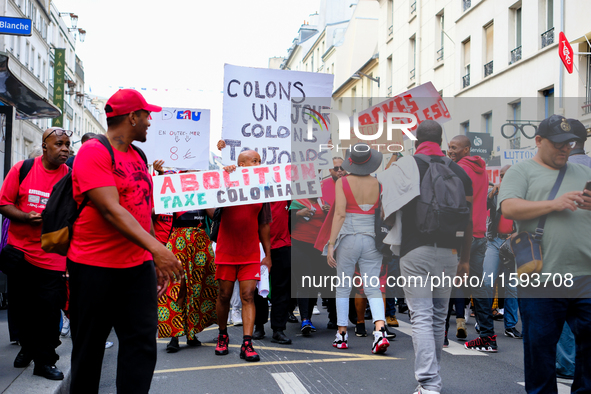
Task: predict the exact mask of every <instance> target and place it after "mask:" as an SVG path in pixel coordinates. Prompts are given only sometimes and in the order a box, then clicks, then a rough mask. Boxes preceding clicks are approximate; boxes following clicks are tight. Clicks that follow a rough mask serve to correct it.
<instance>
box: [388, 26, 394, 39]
mask: <svg viewBox="0 0 591 394" xmlns="http://www.w3.org/2000/svg"><path fill="white" fill-rule="evenodd" d="M393 34H394V26H392V25H390V27H389V28H388V37H390V36H391V35H393Z"/></svg>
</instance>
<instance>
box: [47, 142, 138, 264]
mask: <svg viewBox="0 0 591 394" xmlns="http://www.w3.org/2000/svg"><path fill="white" fill-rule="evenodd" d="M93 138H96V139H97V140H99V141H100V143H101V144H103V146H104V147H105V148H107V150H108V151H109V154H110V155H111V164H112V166H113V168H115V154H114V153H113V147H111V143H110V142H109V140H108V139H107V137H106V136H105V135H102V134H101V135H97V136H96V137H93ZM132 147H133V149H135V150H136V152H137V153H138V154H139V155H140V157H141V158H142V160H143V161H144V162H145V163H146V167H147V165H148V160H147V158H146V155H145V154H144V152H143V151H142V150H141V149H140V148H138V147H136V146H135V145H132ZM89 200H90V199H89V197H88V195H86V196H85V197H84V200H83V201H82V203H81V204H80V206H78V204H77V203H76V201H75V200H74V188H73V186H72V170H70V171H69V172H68V173H67V174H66V175H65V176H64V177H63V178H62V179H60V181H59V182H58V183H56V184H55V185H54V186H53V190H52V192H51V195H50V197H49V201H47V205H46V206H45V210H44V211H43V213H41V217H42V219H43V224H42V229H41V248H42V249H43V250H44V251H46V252H48V253H57V254H60V255H62V256H66V255H67V254H68V248H69V247H70V239H71V238H72V227H73V226H74V222H75V221H76V219H78V216H80V212H82V210H83V209H84V207H85V206H86V204H88V201H89Z"/></svg>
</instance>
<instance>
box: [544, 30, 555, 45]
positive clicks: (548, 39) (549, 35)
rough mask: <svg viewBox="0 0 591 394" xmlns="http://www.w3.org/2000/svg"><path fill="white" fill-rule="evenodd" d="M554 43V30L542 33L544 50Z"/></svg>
mask: <svg viewBox="0 0 591 394" xmlns="http://www.w3.org/2000/svg"><path fill="white" fill-rule="evenodd" d="M552 43H554V28H551V29H550V30H547V31H545V32H544V33H542V48H545V47H547V46H548V45H550V44H552Z"/></svg>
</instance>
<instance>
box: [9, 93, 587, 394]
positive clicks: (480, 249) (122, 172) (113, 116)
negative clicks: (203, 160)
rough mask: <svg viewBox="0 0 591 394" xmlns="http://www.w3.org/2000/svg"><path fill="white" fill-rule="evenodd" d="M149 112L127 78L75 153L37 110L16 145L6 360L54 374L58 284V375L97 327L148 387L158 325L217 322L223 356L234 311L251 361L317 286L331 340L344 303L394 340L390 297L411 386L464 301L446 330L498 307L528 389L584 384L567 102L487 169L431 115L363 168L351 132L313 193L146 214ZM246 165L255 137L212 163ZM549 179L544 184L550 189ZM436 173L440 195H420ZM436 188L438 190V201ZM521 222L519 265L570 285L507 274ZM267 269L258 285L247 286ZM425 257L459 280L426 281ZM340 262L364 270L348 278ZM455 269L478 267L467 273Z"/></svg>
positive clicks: (573, 147)
mask: <svg viewBox="0 0 591 394" xmlns="http://www.w3.org/2000/svg"><path fill="white" fill-rule="evenodd" d="M159 111H161V107H158V106H155V105H151V104H148V103H147V102H146V101H145V99H144V98H143V97H142V95H141V94H140V93H138V92H137V91H134V90H128V89H124V90H120V91H118V92H117V93H115V94H114V95H113V96H112V97H111V98H110V99H109V100H108V102H107V104H106V107H105V112H106V115H107V124H108V130H107V134H106V136H95V135H87V136H85V137H84V138H83V143H84V144H83V145H82V146H81V148H80V149H79V152H78V154H77V155H76V156H75V158H74V157H69V156H70V154H69V152H70V137H71V135H72V133H71V132H70V131H67V130H63V129H61V128H57V127H52V128H49V129H47V130H46V131H45V133H44V134H43V145H42V154H41V155H40V156H39V157H36V158H34V159H29V160H26V161H22V162H19V163H17V164H16V165H15V166H14V167H13V168H12V169H11V170H10V171H9V173H8V175H7V177H6V178H5V180H4V183H3V185H2V190H1V192H0V213H1V214H2V215H3V216H4V217H5V218H6V219H9V221H10V222H9V223H8V221H5V225H8V226H9V227H8V240H7V244H6V246H4V248H3V249H2V253H1V255H0V263H1V267H2V270H3V271H4V272H5V273H7V274H8V278H9V286H10V292H11V295H10V303H9V308H10V310H9V312H10V314H9V322H10V330H11V332H10V339H11V341H18V343H19V344H20V345H21V350H20V352H19V353H18V355H17V357H16V359H15V360H14V367H15V368H24V367H26V366H28V365H29V364H30V363H31V361H33V362H34V364H35V367H34V371H33V373H34V374H35V375H39V376H42V377H45V378H47V379H51V380H61V379H63V378H64V375H63V373H62V372H61V371H60V370H59V369H58V368H57V367H56V361H57V360H58V358H59V357H58V355H57V353H56V351H55V349H56V348H57V347H58V346H59V344H60V319H62V310H64V309H66V308H65V306H66V303H67V304H68V307H67V309H66V310H67V315H68V317H69V321H70V324H71V326H70V331H71V336H72V341H73V350H72V375H71V386H70V390H71V392H72V393H93V392H98V389H99V384H100V378H101V376H100V374H101V366H102V361H103V355H104V351H105V342H106V340H107V338H108V336H109V334H110V332H111V330H112V329H114V330H115V333H116V335H117V337H118V340H119V349H118V363H117V390H118V391H120V392H125V393H146V392H148V391H149V388H150V384H151V380H152V375H153V373H154V368H155V365H156V356H157V347H156V337H159V338H170V339H169V343H168V344H167V346H166V351H167V352H169V353H176V352H178V351H180V350H181V349H182V347H181V344H180V343H179V338H180V337H186V345H187V346H189V347H194V346H200V345H201V342H200V341H199V339H198V334H199V333H200V332H202V331H203V330H204V329H205V328H207V327H209V326H212V325H217V327H218V330H219V332H218V336H217V343H216V347H215V350H214V352H215V354H216V355H219V356H226V355H229V354H230V353H231V352H230V347H229V343H230V336H229V334H228V328H227V326H228V324H229V322H230V321H233V322H234V324H235V325H239V324H241V325H242V328H243V337H242V341H239V342H241V346H240V351H239V357H240V358H241V359H244V360H245V361H247V362H256V361H259V360H260V356H259V355H258V353H257V352H256V350H255V348H254V346H253V340H261V339H263V338H264V337H265V335H266V333H265V330H264V325H265V324H266V323H267V321H268V320H269V306H270V320H271V324H270V326H271V329H272V336H271V341H272V342H274V343H278V344H281V345H290V344H292V345H293V343H292V339H291V338H289V337H288V335H287V334H286V328H287V323H288V322H292V323H298V324H299V327H300V331H301V333H302V334H303V336H304V337H313V334H314V332H316V331H317V327H319V322H318V321H316V322H312V319H313V315H314V311H315V310H316V309H317V305H316V304H317V302H318V300H319V296H320V299H322V303H323V305H324V306H326V307H327V310H328V322H327V324H326V329H330V330H335V338H334V341H333V342H332V345H333V347H334V348H336V349H338V351H340V350H341V349H348V348H349V342H348V335H349V334H348V328H349V322H351V323H352V324H353V325H354V326H355V331H354V332H355V335H357V336H360V337H364V336H367V331H366V327H365V319H366V314H367V315H369V316H371V317H370V319H371V321H372V323H373V330H372V331H373V335H371V341H368V351H370V352H371V353H374V354H383V353H386V351H387V350H389V349H392V348H394V349H393V351H394V352H395V351H396V349H395V346H394V345H393V343H391V342H390V340H391V339H392V338H394V337H395V334H394V333H393V332H392V331H390V329H389V328H391V327H398V325H399V323H398V320H397V319H396V316H395V314H396V308H398V312H399V313H406V312H408V314H409V317H410V322H411V324H412V340H413V347H414V354H415V360H414V371H415V376H416V379H417V382H418V387H417V388H416V391H415V393H416V394H434V393H439V392H441V389H442V386H443V382H442V379H441V376H440V364H441V354H442V350H443V348H444V347H447V346H448V345H449V337H451V336H452V335H453V333H455V336H456V338H457V339H459V340H464V339H468V337H469V331H470V330H469V329H468V327H467V324H466V320H467V319H466V318H467V317H468V316H469V315H470V314H471V313H473V315H474V316H475V320H476V326H475V332H476V333H477V336H476V337H475V338H473V339H471V340H469V341H464V347H465V348H466V349H471V350H474V351H483V352H490V353H494V352H497V351H499V349H498V346H497V341H496V334H495V332H494V324H493V322H494V320H497V319H503V320H504V328H505V330H504V335H505V336H507V337H511V338H515V339H523V346H524V357H525V384H526V391H527V392H530V393H538V392H539V393H544V392H556V376H557V375H558V376H562V377H569V378H571V379H573V386H572V387H573V392H578V391H577V390H580V392H584V391H589V390H591V374H589V371H590V370H591V353H589V352H588V351H587V350H589V346H590V345H589V343H590V341H591V339H590V338H591V335H590V334H591V323H590V321H591V295H590V294H589V289H590V287H591V265H589V261H591V244H590V243H589V242H588V240H587V239H586V237H587V234H589V233H590V232H591V213H590V212H589V211H591V190H586V191H584V189H585V188H587V189H588V188H589V186H585V184H586V182H587V181H589V180H591V159H589V157H588V156H587V155H585V152H584V150H583V147H584V142H585V140H586V138H587V137H586V135H587V133H586V130H585V128H584V126H583V125H582V124H581V123H580V122H579V121H577V120H575V119H565V118H563V117H561V116H557V115H553V116H551V117H550V118H548V119H545V120H544V121H542V122H541V123H540V125H539V126H538V129H537V132H536V137H535V142H536V146H537V148H538V151H537V154H536V156H535V157H534V158H533V159H530V160H527V161H524V162H520V163H518V164H516V165H513V166H505V167H503V168H502V169H501V171H500V178H501V180H502V182H500V183H499V184H492V183H490V180H489V179H488V176H487V172H486V164H485V162H484V160H483V159H482V158H480V157H478V156H472V155H471V154H470V148H471V145H470V140H469V139H468V138H467V137H466V136H463V135H458V136H456V137H454V138H453V139H451V140H450V142H449V145H448V147H447V148H448V149H447V155H446V153H445V152H444V151H443V150H442V136H443V131H442V128H441V126H440V125H439V124H438V123H436V122H434V121H429V120H427V121H424V122H422V123H421V124H420V125H419V126H418V128H417V130H416V141H415V153H414V155H412V156H406V157H402V155H394V156H392V158H390V160H389V161H388V163H387V165H386V168H385V170H384V171H382V172H380V173H379V174H378V175H377V176H375V173H376V171H377V170H378V168H380V167H381V166H382V162H383V157H382V153H380V152H378V151H377V150H374V149H371V148H370V147H369V146H368V145H367V144H357V145H354V146H353V147H351V148H350V149H349V150H347V152H346V154H345V157H344V159H343V158H341V157H336V156H335V157H334V158H333V168H331V169H330V177H328V178H327V179H325V180H324V181H323V183H322V196H321V197H315V198H306V199H300V200H294V201H275V202H271V203H257V204H249V205H239V206H228V207H224V208H217V209H206V210H197V211H188V212H175V213H164V214H155V213H154V204H153V200H152V179H151V177H152V176H159V175H162V174H164V173H167V172H173V171H171V170H169V171H165V170H164V169H163V168H162V165H163V162H162V161H156V162H154V163H153V171H152V172H151V173H150V170H149V165H148V163H147V161H146V158H145V155H144V154H143V152H142V151H141V149H139V148H138V147H136V146H134V145H133V144H132V142H134V141H140V142H143V141H145V140H146V136H147V129H148V127H149V126H150V122H149V116H150V113H151V112H159ZM218 148H219V149H224V148H225V143H224V141H220V142H219V143H218ZM258 165H261V158H260V156H259V154H258V153H257V152H256V151H253V150H245V151H242V152H241V153H240V155H239V156H238V159H237V162H236V163H235V164H231V165H228V166H226V167H224V168H223V170H224V171H227V172H234V171H236V170H237V167H248V166H258ZM70 167H71V168H72V169H71V170H70ZM88 174H92V176H88ZM66 175H67V176H69V177H71V183H72V189H73V195H72V198H73V200H74V201H75V202H76V203H77V205H78V206H79V207H80V206H81V207H82V208H81V210H80V211H79V212H78V213H79V216H78V218H77V219H76V221H75V222H74V225H73V228H72V237H71V239H70V245H69V250H68V253H67V256H61V255H58V254H55V253H48V252H45V251H44V250H43V249H42V248H41V241H40V238H41V224H42V216H41V213H42V212H43V210H44V209H45V206H46V204H47V201H48V199H49V197H50V195H51V193H52V190H53V187H54V186H55V185H56V183H58V181H60V180H61V179H62V178H63V177H64V176H66ZM438 182H439V183H438ZM552 189H556V190H555V193H554V194H555V195H556V197H555V198H554V197H552V198H549V197H548V196H549V194H550V192H551V190H552ZM444 192H446V193H447V194H446V196H445V199H446V200H445V202H446V204H448V205H447V206H445V207H444V206H443V200H438V198H441V193H444ZM434 203H440V205H438V206H437V212H436V213H434V208H433V207H434V206H435V205H433V204H434ZM446 209H448V211H449V212H446ZM450 212H451V214H450ZM433 218H437V220H433ZM540 223H541V224H540ZM539 230H541V231H539ZM524 231H528V232H530V233H536V232H537V233H538V235H539V237H540V238H538V239H537V240H538V242H541V254H542V256H543V267H539V269H538V271H536V272H537V273H538V274H549V275H561V276H562V277H563V278H565V279H568V278H569V276H568V275H570V278H571V279H572V280H571V284H572V285H571V286H566V287H564V286H563V287H560V286H558V287H559V288H558V289H556V288H555V290H557V291H558V292H555V293H553V295H552V297H551V298H549V297H548V293H544V291H543V289H540V288H537V287H534V286H531V285H527V284H524V283H523V282H524V281H523V279H524V277H523V276H521V275H520V276H517V275H516V274H517V273H518V272H523V267H522V266H521V267H520V264H519V261H520V259H519V257H520V256H519V255H518V256H517V257H516V256H515V255H514V254H513V249H512V247H511V244H512V242H513V241H515V239H517V238H519V237H520V236H521V234H519V235H518V233H522V232H524ZM522 234H523V233H522ZM542 234H543V242H542V241H539V239H541V235H542ZM519 239H521V238H519ZM516 260H517V262H516ZM540 260H541V258H540ZM266 273H268V274H269V275H270V287H271V293H270V296H269V297H266V294H265V293H264V292H263V291H261V289H262V288H261V285H260V281H261V280H262V277H264V276H265V274H266ZM310 275H316V276H321V277H326V276H332V277H337V278H343V280H342V281H340V282H339V284H338V285H337V286H335V287H334V288H332V287H330V286H325V287H321V288H317V287H312V286H306V285H305V282H304V281H303V280H301V279H302V278H303V277H304V276H310ZM528 275H529V274H528ZM443 276H449V277H450V278H453V279H454V280H455V279H456V278H459V279H460V282H461V285H460V286H456V285H455V282H454V285H453V286H452V285H451V282H450V283H448V284H445V282H443V283H442V284H440V285H438V286H433V285H432V282H431V285H426V284H427V283H429V280H431V281H432V280H433V277H443ZM357 277H359V278H362V277H371V278H379V280H378V281H376V282H377V283H374V282H373V281H362V286H355V285H353V286H352V283H353V284H354V283H355V281H354V280H352V279H354V278H357ZM473 277H477V278H483V283H481V284H480V285H478V286H474V285H468V282H471V281H470V279H471V278H473ZM513 277H515V278H518V279H519V280H515V281H510V280H509V278H513ZM529 277H533V275H531V276H528V278H529ZM391 278H395V279H396V278H404V279H405V280H404V285H401V286H398V288H395V287H396V286H390V285H389V283H390V282H387V280H389V279H391ZM499 278H502V280H500V279H499ZM345 279H348V280H345ZM406 279H408V280H406ZM66 280H67V281H66ZM419 282H420V283H421V284H419ZM66 283H67V286H66ZM385 283H388V285H384V284H385ZM257 286H258V287H259V288H258V289H257ZM238 300H239V302H238ZM114 305H117V307H116V308H114V307H113V306H114ZM240 305H241V306H240ZM367 306H368V308H366V307H367ZM366 309H367V310H366ZM230 311H231V313H230ZM294 312H296V314H297V313H299V321H298V320H297V318H296V317H295V315H294ZM452 315H455V322H456V326H455V330H453V331H452V330H451V329H450V317H451V316H452ZM519 316H520V317H521V327H522V331H523V333H521V332H520V331H518V329H517V327H516V326H517V323H518V320H519ZM62 320H63V321H64V323H65V322H66V320H67V319H66V318H65V317H64V318H63V319H62ZM319 328H320V327H319ZM232 340H234V339H232ZM390 352H392V350H390Z"/></svg>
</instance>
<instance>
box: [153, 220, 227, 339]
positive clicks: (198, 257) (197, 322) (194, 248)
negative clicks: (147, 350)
mask: <svg viewBox="0 0 591 394" xmlns="http://www.w3.org/2000/svg"><path fill="white" fill-rule="evenodd" d="M166 247H167V248H168V250H170V251H171V252H172V253H174V255H175V256H176V258H177V259H179V261H180V262H181V264H182V265H183V271H184V276H185V283H186V295H185V302H184V307H181V306H179V305H178V303H177V302H178V299H179V293H180V291H181V283H180V281H179V282H174V283H170V284H169V285H168V289H167V290H166V293H164V294H163V295H162V297H160V299H159V300H158V338H171V337H180V336H183V335H186V336H187V339H195V338H196V336H197V334H198V333H199V332H201V331H203V329H205V328H207V327H209V326H210V325H212V324H217V315H216V309H215V305H216V299H217V296H218V282H217V281H216V280H215V260H214V253H213V250H212V248H211V242H210V240H209V237H208V236H207V234H206V233H205V231H203V230H202V229H201V228H199V227H179V228H175V229H173V231H172V234H171V235H170V237H169V238H168V243H167V244H166Z"/></svg>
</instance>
